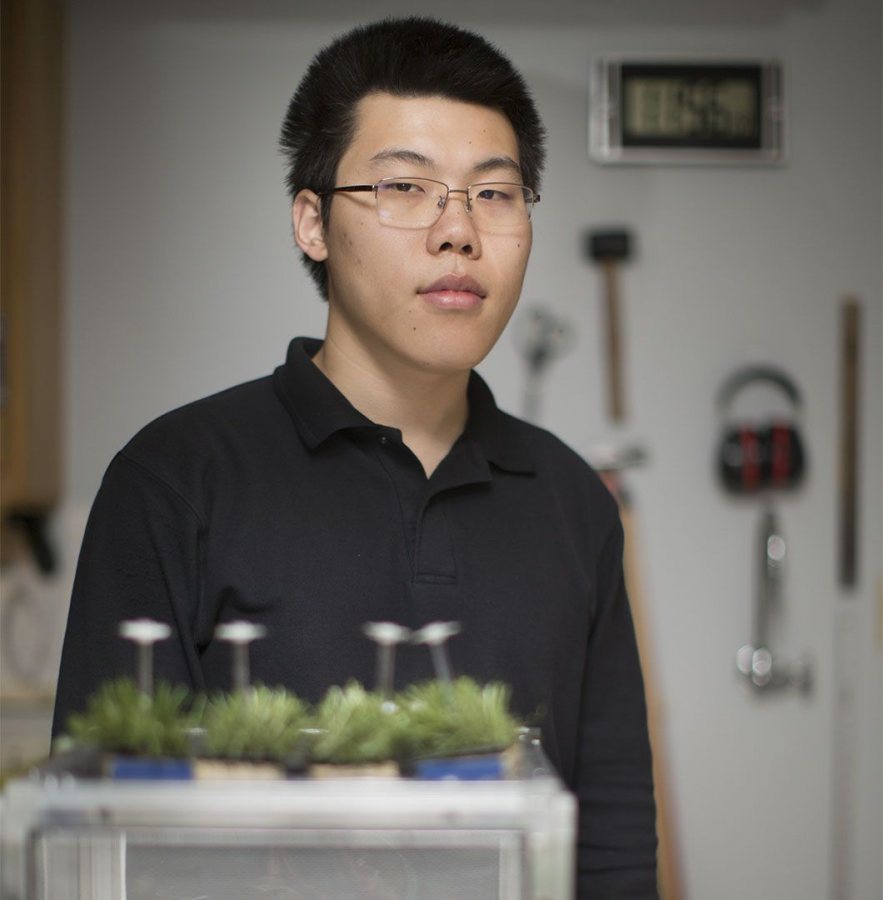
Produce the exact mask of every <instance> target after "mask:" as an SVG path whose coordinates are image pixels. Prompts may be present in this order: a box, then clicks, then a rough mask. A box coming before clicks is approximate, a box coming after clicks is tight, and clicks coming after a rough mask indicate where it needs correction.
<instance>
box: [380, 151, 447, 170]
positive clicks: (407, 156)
mask: <svg viewBox="0 0 883 900" xmlns="http://www.w3.org/2000/svg"><path fill="white" fill-rule="evenodd" d="M371 162H409V163H414V164H415V165H418V166H422V167H423V168H432V167H433V166H435V163H434V162H433V160H431V159H430V158H429V157H428V156H424V155H423V154H422V153H418V152H417V151H416V150H407V149H405V148H404V147H389V148H387V149H386V150H381V151H380V152H379V153H375V154H374V156H372V157H371Z"/></svg>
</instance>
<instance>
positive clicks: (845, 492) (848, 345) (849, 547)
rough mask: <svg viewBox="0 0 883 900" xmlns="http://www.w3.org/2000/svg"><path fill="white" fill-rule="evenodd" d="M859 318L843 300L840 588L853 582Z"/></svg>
mask: <svg viewBox="0 0 883 900" xmlns="http://www.w3.org/2000/svg"><path fill="white" fill-rule="evenodd" d="M859 315H860V310H859V305H858V301H857V300H855V299H853V298H852V297H850V298H848V299H847V300H845V301H844V303H843V309H842V316H843V325H842V328H843V332H842V341H843V347H842V353H843V356H842V360H841V363H842V366H843V371H842V375H841V379H842V381H841V426H840V583H841V584H842V585H843V586H844V587H854V586H855V584H856V581H857V572H856V568H857V567H856V544H857V529H858V523H857V518H858V388H859V373H858V364H859V363H858V336H859Z"/></svg>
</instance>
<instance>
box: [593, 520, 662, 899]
mask: <svg viewBox="0 0 883 900" xmlns="http://www.w3.org/2000/svg"><path fill="white" fill-rule="evenodd" d="M622 542H623V537H622V528H621V526H619V524H617V527H616V528H615V530H614V531H613V533H612V534H611V536H610V538H609V539H608V540H607V542H606V545H605V547H604V550H603V552H602V554H601V556H600V559H599V563H598V570H597V579H598V580H597V591H598V595H597V596H598V608H597V614H596V617H595V620H594V623H593V626H592V629H591V632H590V635H589V644H588V651H587V657H586V677H585V682H584V686H583V698H582V721H581V741H580V758H579V773H578V783H577V796H578V800H579V845H578V849H577V883H578V896H579V898H580V900H589V898H592V900H594V898H598V900H601V898H604V900H606V898H619V897H628V898H635V900H638V898H640V900H650V898H656V897H657V887H656V884H657V883H656V826H655V804H654V799H653V776H652V766H651V755H650V744H649V739H648V733H647V713H646V704H645V701H644V688H643V681H642V677H641V667H640V663H639V660H638V651H637V646H636V642H635V635H634V627H633V625H632V618H631V612H630V610H629V603H628V597H627V596H626V589H625V584H624V579H623V571H622V545H623V544H622Z"/></svg>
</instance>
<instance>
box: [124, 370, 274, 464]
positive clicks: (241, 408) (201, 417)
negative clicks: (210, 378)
mask: <svg viewBox="0 0 883 900" xmlns="http://www.w3.org/2000/svg"><path fill="white" fill-rule="evenodd" d="M277 408H278V402H277V401H276V400H275V396H274V392H273V386H272V376H264V377H262V378H257V379H255V380H253V381H248V382H245V383H243V384H238V385H235V386H233V387H229V388H226V389H225V390H222V391H218V392H217V393H214V394H210V395H209V396H206V397H201V398H200V399H198V400H193V401H190V402H189V403H186V404H184V405H182V406H179V407H177V408H175V409H172V410H170V411H169V412H166V413H163V414H162V415H160V416H158V417H157V418H155V419H153V420H152V421H151V422H149V423H148V424H147V425H145V426H144V427H143V428H141V429H140V430H139V431H138V432H137V433H136V434H135V435H134V437H132V439H131V440H130V441H129V442H128V443H127V444H126V446H125V448H124V452H127V453H137V452H139V451H141V450H145V449H148V448H150V447H152V446H167V445H168V444H169V443H171V444H174V445H180V444H184V445H190V446H192V447H195V446H198V445H199V444H200V443H202V442H205V441H206V440H209V441H210V440H211V439H212V438H215V437H221V436H223V435H224V434H225V433H240V432H242V430H243V429H244V428H245V427H247V426H248V425H252V426H253V425H254V424H257V422H258V421H260V419H261V418H262V417H263V418H265V417H266V415H267V413H268V412H269V413H274V412H276V411H277Z"/></svg>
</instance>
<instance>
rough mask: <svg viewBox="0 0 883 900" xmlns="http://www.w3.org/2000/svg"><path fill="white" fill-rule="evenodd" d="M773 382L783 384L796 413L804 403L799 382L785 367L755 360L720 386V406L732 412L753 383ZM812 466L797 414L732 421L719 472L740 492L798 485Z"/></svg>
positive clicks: (727, 425)
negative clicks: (808, 459)
mask: <svg viewBox="0 0 883 900" xmlns="http://www.w3.org/2000/svg"><path fill="white" fill-rule="evenodd" d="M758 383H763V384H771V385H774V386H776V387H778V388H780V389H781V390H782V392H783V393H784V395H785V396H786V397H787V399H788V401H789V403H790V405H791V408H792V410H793V411H794V413H795V414H796V413H798V412H799V410H800V407H801V397H800V392H799V391H798V389H797V385H796V384H795V383H794V382H793V381H792V380H791V379H790V378H789V377H788V375H786V374H785V372H783V371H782V370H781V369H777V368H774V367H772V366H752V367H749V368H745V369H739V370H738V371H737V372H735V373H734V374H733V375H732V376H730V378H728V379H727V380H726V381H725V382H724V383H723V385H722V386H721V388H720V391H719V392H718V398H717V402H718V408H719V409H720V411H721V414H722V415H723V416H727V415H728V413H729V410H730V407H731V406H732V403H733V400H734V398H735V396H736V394H738V393H739V392H740V391H742V389H743V388H745V387H747V386H748V385H751V384H758ZM805 468H806V457H805V455H804V451H803V441H802V440H801V438H800V433H799V431H798V430H797V425H796V423H795V421H794V418H793V417H790V418H787V417H776V418H770V419H768V420H766V421H764V422H761V423H755V422H749V421H733V422H726V423H725V425H724V432H723V437H722V439H721V444H720V451H719V453H718V472H719V474H720V478H721V481H722V482H723V485H724V487H725V488H726V489H727V490H728V491H732V492H733V493H736V494H752V493H756V492H758V491H762V490H787V489H789V488H794V487H796V486H797V485H798V484H799V483H800V481H801V479H802V477H803V473H804V470H805Z"/></svg>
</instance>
